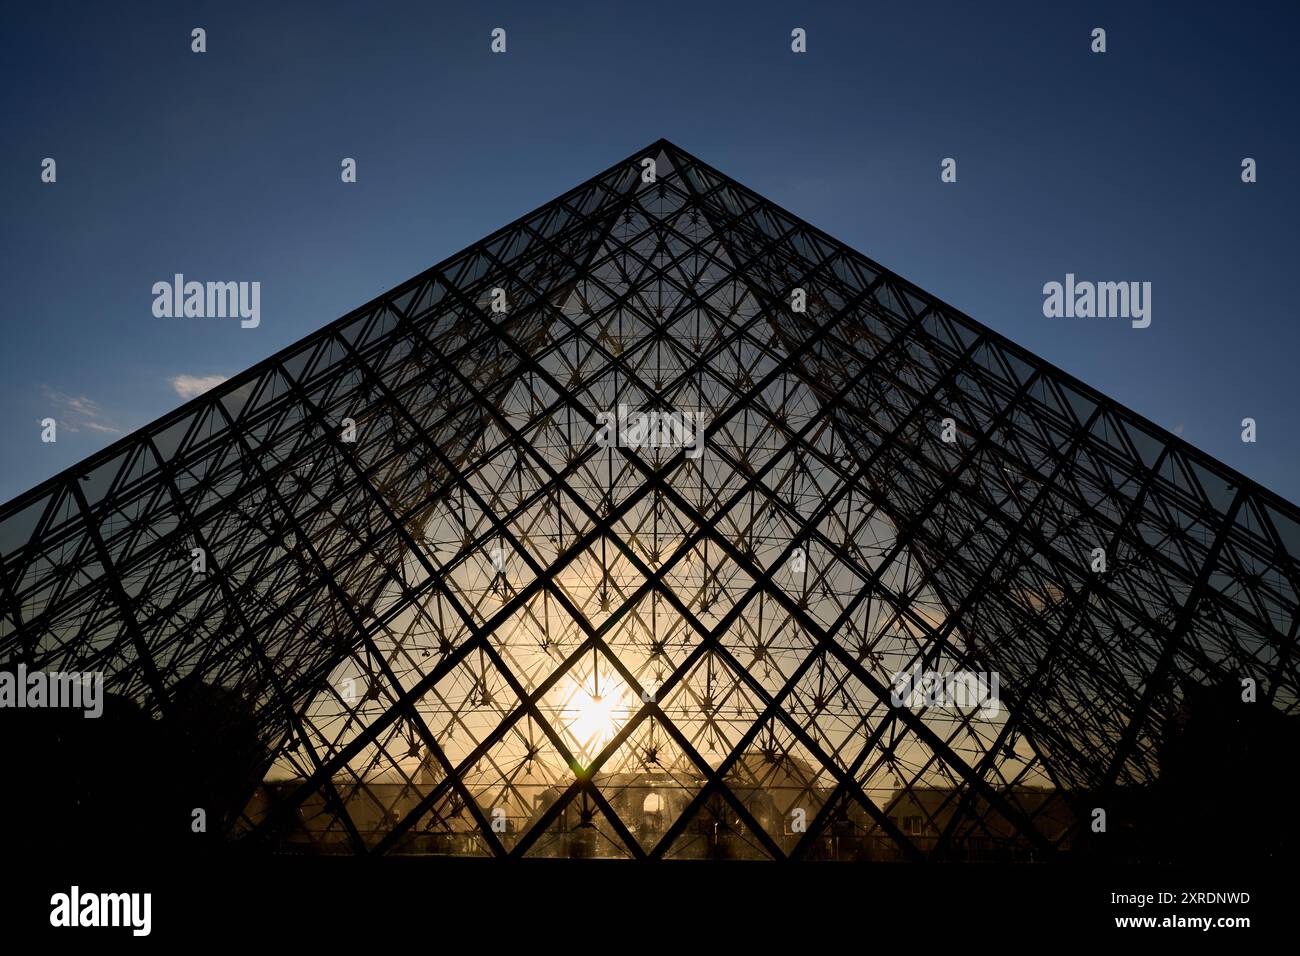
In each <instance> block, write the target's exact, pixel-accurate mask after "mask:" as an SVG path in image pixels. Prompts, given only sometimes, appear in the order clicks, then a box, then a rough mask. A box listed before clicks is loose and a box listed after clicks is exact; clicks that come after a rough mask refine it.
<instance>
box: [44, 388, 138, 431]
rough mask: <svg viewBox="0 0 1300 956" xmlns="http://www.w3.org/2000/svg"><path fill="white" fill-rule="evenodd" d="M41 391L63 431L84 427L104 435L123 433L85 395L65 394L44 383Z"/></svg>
mask: <svg viewBox="0 0 1300 956" xmlns="http://www.w3.org/2000/svg"><path fill="white" fill-rule="evenodd" d="M41 392H42V393H43V394H44V395H45V401H46V402H48V403H49V405H50V406H51V413H52V417H53V418H54V419H55V421H57V422H58V423H59V427H60V428H62V429H63V430H64V431H69V432H79V431H81V430H82V429H85V430H87V431H92V432H99V433H101V434H104V435H121V434H123V429H121V428H119V427H118V426H117V425H116V424H114V422H113V421H112V419H111V418H110V417H109V416H108V415H107V414H106V413H105V412H104V410H103V409H102V408H100V407H99V403H98V402H95V401H93V400H91V399H89V398H87V397H86V396H85V395H65V394H64V393H63V392H56V391H54V390H53V389H52V388H50V387H48V386H45V385H42V386H41Z"/></svg>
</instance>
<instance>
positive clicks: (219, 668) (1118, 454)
mask: <svg viewBox="0 0 1300 956" xmlns="http://www.w3.org/2000/svg"><path fill="white" fill-rule="evenodd" d="M645 160H653V163H652V164H647V163H645V162H644V161H645ZM620 409H622V412H621V414H620V411H619V410H620ZM651 413H655V415H654V417H653V418H651V417H650V415H651ZM611 416H613V417H615V419H616V423H617V424H616V427H614V428H608V427H602V422H605V423H607V422H608V421H609V419H610V417H611ZM1298 552H1300V515H1298V514H1297V511H1296V508H1295V507H1294V506H1292V505H1291V504H1290V503H1288V502H1286V501H1284V500H1282V499H1280V498H1279V497H1278V496H1276V495H1274V494H1271V493H1269V492H1268V491H1266V490H1264V489H1262V488H1260V487H1259V486H1257V485H1256V484H1254V483H1253V482H1251V481H1250V480H1248V479H1246V478H1245V477H1243V476H1242V475H1240V474H1238V473H1236V472H1234V471H1232V470H1231V469H1229V468H1227V467H1225V466H1223V465H1221V464H1219V463H1217V462H1216V461H1214V460H1213V459H1212V458H1210V457H1209V456H1207V455H1205V454H1202V453H1200V452H1199V451H1197V450H1196V449H1195V448H1193V447H1191V446H1190V445H1188V444H1187V443H1186V442H1184V441H1182V440H1181V439H1179V438H1177V437H1175V436H1173V435H1171V434H1170V433H1168V432H1166V431H1164V430H1163V429H1160V428H1159V427H1157V426H1155V425H1153V424H1152V423H1150V422H1148V421H1146V420H1145V419H1143V418H1141V417H1140V416H1138V415H1137V414H1135V413H1133V412H1131V411H1129V410H1127V409H1125V408H1123V407H1122V406H1120V405H1118V404H1117V403H1115V402H1113V401H1111V400H1109V399H1107V398H1106V397H1105V396H1103V395H1101V394H1099V393H1098V392H1096V391H1095V390H1093V389H1091V388H1088V387H1087V386H1085V385H1083V384H1082V383H1080V382H1078V381H1076V380H1075V379H1073V378H1071V377H1070V376H1069V375H1067V374H1065V373H1063V372H1061V371H1059V370H1057V369H1055V368H1053V367H1052V366H1050V365H1048V364H1047V363H1045V362H1043V361H1041V360H1039V359H1038V358H1036V357H1035V356H1033V355H1031V354H1029V353H1028V352H1026V351H1025V350H1024V349H1021V348H1019V347H1017V346H1015V345H1014V344H1012V343H1010V342H1009V341H1007V340H1006V339H1004V338H1003V337H1002V336H1000V335H998V334H997V333H995V332H993V331H991V330H990V329H988V328H986V327H984V326H983V325H981V324H979V323H977V322H975V321H973V320H972V319H970V318H968V317H967V316H965V315H963V314H961V313H960V312H958V311H956V310H955V309H953V308H951V307H949V306H947V305H946V304H944V303H942V302H940V301H938V300H936V299H935V298H933V297H932V296H930V295H927V294H926V293H925V292H923V291H922V290H920V289H918V288H916V287H915V286H913V285H911V284H910V283H908V282H907V281H905V280H903V279H901V278H900V277H898V276H896V275H894V274H893V273H891V272H889V271H888V270H887V269H885V268H883V267H882V266H880V265H878V264H876V263H874V262H873V261H871V260H870V259H868V258H866V257H864V256H862V255H860V254H858V253H856V252H854V251H853V250H851V249H848V248H846V247H845V246H843V245H842V244H840V243H838V242H836V241H835V240H834V239H832V238H830V237H829V236H827V235H825V234H823V233H821V232H820V231H818V230H817V229H815V228H814V227H812V226H810V225H808V224H806V223H804V222H802V221H801V220H799V219H798V218H796V217H795V216H793V215H791V214H790V213H787V212H785V211H784V210H782V209H780V208H779V207H777V206H775V205H774V204H772V203H770V202H768V201H767V200H765V199H763V198H762V197H760V196H758V195H756V194H755V193H753V192H751V191H750V190H748V189H746V188H744V187H743V186H741V185H739V184H738V183H736V182H734V181H732V180H731V179H729V178H727V177H726V176H725V175H723V174H721V173H719V172H718V171H716V170H714V169H712V168H711V167H709V166H708V165H707V164H705V163H703V162H701V161H700V160H697V159H696V158H694V157H692V156H690V155H689V154H687V153H686V152H684V151H683V150H681V149H679V148H678V147H676V146H674V145H672V144H671V143H668V142H667V141H664V140H660V141H658V142H656V143H655V144H653V145H652V146H650V147H648V148H647V149H645V150H642V151H640V152H638V153H637V154H635V155H634V156H632V157H629V158H628V159H627V160H625V161H623V162H620V163H618V164H617V165H615V166H613V167H611V168H610V169H608V170H607V171H605V172H603V173H601V174H600V175H598V176H596V177H594V178H593V179H590V180H588V181H587V182H586V183H584V184H582V185H581V186H579V187H577V188H576V189H573V190H571V191H570V192H568V193H565V194H564V195H563V196H561V197H560V198H558V199H556V200H554V201H553V202H550V203H548V204H547V205H545V206H543V207H541V208H540V209H538V210H537V211H535V212H533V213H530V214H528V215H527V216H524V217H523V218H521V219H519V220H517V221H516V222H514V223H512V224H511V225H509V226H506V227H505V228H503V229H501V230H499V231H498V232H496V233H494V234H492V235H491V236H489V237H487V238H486V239H484V240H482V241H481V242H478V243H477V244H475V245H473V246H472V247H470V248H468V249H466V250H465V251H464V252H462V253H460V254H458V255H456V256H454V257H452V258H451V259H449V260H447V261H445V262H442V263H440V264H438V265H437V266H434V267H433V268H431V269H429V270H428V271H426V272H424V273H422V274H421V275H419V276H417V277H415V278H414V279H412V280H410V281H409V282H407V283H405V284H403V285H402V286H400V287H398V288H397V289H394V290H393V291H391V292H389V293H387V294H385V295H384V296H382V297H380V298H378V299H376V300H375V301H373V302H371V303H369V304H367V305H365V306H363V307H362V308H360V309H357V310H355V311H353V312H351V313H349V314H348V315H346V316H344V317H343V318H341V319H339V320H338V321H335V322H333V323H331V324H329V325H328V326H326V327H324V328H322V329H321V330H320V331H318V332H316V333H314V334H313V335H311V336H309V337H307V338H306V339H304V340H302V341H301V342H299V343H297V344H295V345H293V346H291V347H289V348H287V349H285V350H283V351H282V352H280V353H278V354H277V355H275V356H273V357H271V358H269V359H267V360H266V361H264V362H262V363H260V364H259V365H257V366H256V367H254V368H252V369H249V370H248V371H246V372H245V373H243V374H241V375H238V376H236V377H234V378H232V379H231V380H229V381H227V382H226V383H225V384H223V385H221V386H219V387H217V388H215V389H213V390H212V391H209V392H207V393H205V394H204V395H202V396H200V397H199V398H196V399H195V400H193V401H191V402H189V403H187V404H186V405H184V406H183V407H181V408H180V409H178V410H177V411H175V412H173V413H172V414H169V415H167V416H166V417H164V418H163V419H161V420H159V421H158V422H156V423H154V424H153V425H151V426H149V427H147V428H145V429H142V430H140V431H138V432H136V433H134V434H132V435H129V436H127V437H126V438H124V439H122V440H121V441H119V442H117V443H116V444H114V445H112V446H111V447H109V448H108V449H106V450H104V451H103V452H100V453H98V454H96V455H94V456H92V457H91V458H89V459H87V460H86V461H84V462H82V463H80V464H79V465H77V466H75V467H74V468H72V469H69V470H68V471H67V472H65V473H63V474H61V475H59V476H57V477H55V478H54V479H52V480H50V481H48V482H46V483H44V484H42V485H41V486H39V487H38V488H36V489H34V490H32V491H31V492H29V493H28V494H25V495H23V496H21V497H19V498H18V499H16V500H14V501H12V502H10V503H9V504H8V505H7V506H5V507H4V509H3V511H2V512H0V554H2V556H3V565H2V572H3V574H2V577H0V588H2V589H3V598H4V601H3V608H2V616H0V666H3V667H4V668H7V669H12V668H14V667H15V666H16V665H18V664H20V663H22V664H25V665H26V666H27V667H28V668H29V669H33V668H39V669H44V670H47V671H81V672H85V671H96V672H102V673H103V674H104V679H105V688H106V691H107V692H108V693H109V694H111V695H112V698H113V700H114V701H115V702H117V705H118V706H120V707H130V708H133V709H135V710H138V711H139V712H140V713H141V714H142V715H144V716H145V717H147V718H148V720H149V721H150V722H151V723H152V724H153V725H157V726H172V727H179V728H181V730H182V732H183V734H188V735H190V737H193V734H190V730H189V728H190V725H191V724H192V723H194V722H200V723H201V722H203V721H207V725H206V729H205V731H204V733H203V734H200V735H199V737H198V738H196V739H205V740H209V741H210V740H213V739H215V740H216V741H218V743H217V745H216V746H217V747H220V746H222V744H221V743H220V742H221V741H222V740H229V741H231V743H230V747H231V751H230V752H231V753H236V752H237V753H238V754H243V755H246V759H245V758H240V759H244V764H245V765H243V766H235V767H234V769H223V770H222V771H221V780H220V781H218V783H219V784H220V789H221V792H222V794H223V796H222V798H221V800H216V799H215V798H214V802H213V804H212V809H213V815H212V822H211V825H212V826H213V828H214V829H216V830H218V831H219V835H220V838H221V840H223V841H224V842H225V843H226V844H229V845H231V846H235V847H242V848H245V849H247V850H249V851H250V852H273V853H311V854H318V853H377V854H443V855H448V854H449V855H474V856H494V857H511V856H514V857H565V858H569V857H623V858H647V857H649V858H681V859H698V858H710V859H717V858H740V859H751V858H752V859H781V858H787V857H793V858H798V859H805V860H815V859H854V860H923V859H956V860H982V859H998V860H1002V859H1005V860H1049V859H1056V858H1062V857H1073V856H1081V855H1087V854H1096V853H1106V854H1111V855H1114V854H1119V855H1125V854H1128V855H1129V856H1133V857H1135V858H1146V857H1150V858H1159V857H1161V856H1162V855H1166V854H1167V853H1168V852H1169V848H1170V847H1171V846H1174V845H1185V844H1186V843H1187V842H1188V840H1189V836H1188V835H1189V834H1191V833H1197V834H1199V835H1198V836H1197V837H1196V838H1195V839H1196V840H1199V841H1201V843H1202V845H1204V839H1205V838H1204V831H1203V830H1202V829H1199V827H1200V826H1201V822H1200V818H1197V817H1195V813H1200V812H1203V813H1209V812H1210V810H1209V809H1206V808H1205V807H1203V806H1199V805H1195V806H1194V804H1195V801H1189V800H1188V799H1187V794H1189V793H1200V794H1203V795H1204V794H1205V793H1206V792H1207V791H1208V792H1210V793H1211V794H1212V793H1213V792H1215V791H1222V790H1231V789H1232V788H1234V787H1236V786H1238V785H1240V784H1241V783H1242V781H1241V779H1240V778H1239V777H1238V776H1237V772H1238V770H1237V769H1234V768H1236V767H1237V765H1236V764H1233V763H1232V762H1231V760H1232V759H1236V758H1231V756H1228V757H1225V758H1224V761H1220V762H1218V763H1213V764H1212V766H1213V767H1214V768H1215V769H1213V770H1204V771H1194V769H1189V768H1196V767H1204V766H1205V765H1206V755H1207V754H1210V755H1215V754H1220V753H1224V754H1229V755H1231V754H1238V755H1244V757H1241V759H1247V760H1249V761H1251V762H1252V765H1256V764H1258V763H1260V762H1261V761H1263V760H1264V758H1263V757H1262V756H1261V754H1262V753H1264V752H1265V751H1264V750H1263V749H1261V748H1267V752H1268V753H1269V754H1272V753H1273V752H1274V751H1275V749H1276V748H1277V747H1279V746H1282V747H1294V742H1295V740H1296V735H1295V732H1294V730H1293V723H1292V722H1293V721H1294V716H1293V715H1294V714H1295V711H1296V688H1297V669H1296V659H1295V654H1294V648H1295V643H1296V627H1297V621H1298V620H1300V618H1298V617H1297V587H1298V586H1300V567H1298V566H1297V561H1296V555H1297V553H1298ZM196 567H197V568H200V570H196ZM900 675H904V676H905V677H906V679H910V680H914V681H917V683H915V684H914V685H909V686H910V687H911V690H910V691H909V690H908V688H907V687H906V686H904V685H903V684H900V680H901V679H903V678H900ZM907 675H910V676H907ZM900 687H903V691H901V692H900ZM196 688H200V689H202V690H203V692H204V693H205V694H206V695H207V696H203V694H199V695H198V696H197V697H196ZM936 688H937V689H938V690H942V691H945V692H951V691H953V690H959V691H960V690H963V689H965V690H970V691H972V692H973V696H971V695H967V696H966V697H964V698H962V697H961V695H958V699H956V700H955V701H954V699H952V697H951V694H949V696H948V697H944V696H943V695H942V694H939V695H937V696H936V695H935V694H933V693H930V692H933V691H935V690H936ZM927 694H929V696H927ZM1243 698H1248V699H1246V700H1243ZM196 700H198V701H200V702H201V706H199V705H196V703H195V701H196ZM1243 708H1244V709H1243ZM1244 715H1248V716H1244ZM222 721H225V723H222ZM213 722H215V725H214V723H213ZM230 728H238V730H234V729H230ZM236 738H238V739H236ZM187 739H189V737H187ZM236 744H237V745H238V746H236ZM208 747H209V753H211V752H212V745H211V744H209V745H208ZM1216 748H1217V749H1216ZM232 763H233V764H239V760H234V761H233V762H232V761H231V760H225V761H223V762H222V767H223V768H224V767H227V765H231V764H232ZM1197 772H1201V773H1202V774H1203V775H1202V776H1196V773H1197ZM1204 774H1208V776H1206V775H1204ZM222 801H224V803H223V802H222ZM1171 808H1173V809H1171ZM1177 808H1182V809H1177ZM1099 809H1100V810H1102V811H1104V816H1105V826H1104V829H1101V830H1098V828H1097V820H1098V816H1097V811H1098V810H1099ZM1211 809H1212V808H1211ZM186 813H188V810H186ZM1180 814H1181V815H1180ZM187 819H188V817H187Z"/></svg>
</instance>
